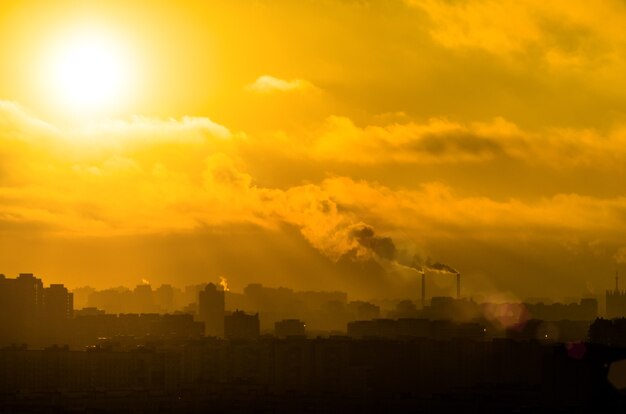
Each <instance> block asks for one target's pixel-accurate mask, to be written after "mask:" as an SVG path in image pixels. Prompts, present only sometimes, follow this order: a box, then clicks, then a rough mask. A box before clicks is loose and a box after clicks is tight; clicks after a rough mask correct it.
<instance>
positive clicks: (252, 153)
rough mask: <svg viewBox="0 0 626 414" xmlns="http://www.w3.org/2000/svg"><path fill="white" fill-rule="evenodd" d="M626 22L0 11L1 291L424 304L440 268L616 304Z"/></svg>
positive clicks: (398, 3) (500, 5) (474, 11)
mask: <svg viewBox="0 0 626 414" xmlns="http://www.w3.org/2000/svg"><path fill="white" fill-rule="evenodd" d="M624 27H626V3H624V2H622V1H617V0H606V1H601V2H596V3H594V5H593V7H590V6H589V3H588V2H585V1H576V0H568V1H560V0H555V1H550V2H545V1H538V0H537V1H535V0H527V1H506V0H505V1H490V0H482V1H478V0H477V1H463V0H458V1H449V0H424V1H421V0H384V1H383V0H371V1H366V0H360V1H359V0H316V1H313V0H302V1H297V2H295V1H288V0H274V1H270V0H266V1H262V0H256V1H253V0H249V1H246V0H237V1H232V0H231V1H191V0H181V1H176V2H171V1H137V0H126V1H116V0H109V1H90V0H82V1H69V0H59V1H55V2H41V1H30V0H25V1H19V2H17V1H16V2H3V3H2V4H1V5H0V36H1V38H2V41H1V42H0V272H2V273H5V274H7V275H8V276H15V275H16V274H17V273H19V272H35V273H36V274H37V275H39V276H40V277H42V278H43V279H44V281H45V282H46V283H53V282H55V283H65V284H66V285H68V286H70V287H79V286H84V285H90V286H94V287H97V288H104V287H109V286H117V285H121V284H125V285H129V286H132V285H135V284H138V283H140V282H141V280H142V279H146V280H149V281H151V283H152V284H153V285H158V284H161V283H172V284H175V285H179V286H184V285H186V284H193V283H203V282H207V281H217V280H218V277H219V276H224V277H226V278H227V279H228V280H229V285H230V286H231V287H232V288H233V289H234V290H240V289H241V288H243V287H244V286H245V285H247V284H248V283H251V282H261V283H264V284H267V285H270V286H287V287H292V288H296V289H307V290H335V289H338V290H347V291H348V292H349V293H350V295H351V297H352V298H365V299H367V298H382V297H403V298H410V299H414V300H415V299H418V298H419V297H420V292H419V277H420V276H419V273H418V271H416V269H420V268H424V267H427V265H428V263H435V262H440V263H445V264H447V265H449V266H451V267H453V268H455V269H457V270H458V271H459V272H460V273H461V274H462V277H463V279H462V280H463V294H464V295H468V296H472V297H475V298H479V299H480V298H482V299H487V300H495V299H494V298H496V299H497V298H514V299H524V298H529V297H533V298H555V299H560V300H561V299H565V298H576V297H582V296H586V295H601V294H603V293H604V291H605V289H607V288H612V287H613V286H614V274H615V271H622V272H623V271H624V270H626V265H625V263H626V240H625V236H624V234H626V233H625V230H626V189H625V188H624V184H623V183H624V182H626V181H625V178H626V171H625V167H624V166H625V165H626V78H624V76H623V74H624V73H626V32H625V31H624V30H623V28H624ZM430 273H431V274H430V275H428V276H429V284H432V285H433V290H432V291H433V292H435V293H437V294H452V293H453V292H452V280H451V279H452V278H451V277H450V275H445V274H441V272H440V273H436V272H430ZM624 273H626V272H624ZM624 286H626V284H624Z"/></svg>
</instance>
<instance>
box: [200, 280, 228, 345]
mask: <svg viewBox="0 0 626 414" xmlns="http://www.w3.org/2000/svg"><path fill="white" fill-rule="evenodd" d="M224 308H225V302H224V289H223V288H222V287H221V286H216V285H214V284H213V283H209V284H208V285H206V287H205V288H204V290H201V291H200V292H199V293H198V319H199V320H200V321H201V322H204V332H205V334H206V335H207V336H215V337H218V338H223V337H224Z"/></svg>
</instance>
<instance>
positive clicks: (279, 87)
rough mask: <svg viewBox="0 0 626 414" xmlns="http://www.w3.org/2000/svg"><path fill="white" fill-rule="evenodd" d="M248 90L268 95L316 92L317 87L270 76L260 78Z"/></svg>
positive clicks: (294, 80)
mask: <svg viewBox="0 0 626 414" xmlns="http://www.w3.org/2000/svg"><path fill="white" fill-rule="evenodd" d="M247 89H248V90H249V91H252V92H256V93H261V94H267V93H275V92H314V91H316V90H317V87H316V86H315V85H313V84H312V83H311V82H309V81H306V80H302V79H292V80H284V79H279V78H275V77H273V76H269V75H263V76H260V77H259V78H258V79H257V80H256V81H254V83H251V84H250V85H248V87H247Z"/></svg>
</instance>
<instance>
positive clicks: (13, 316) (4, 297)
mask: <svg viewBox="0 0 626 414" xmlns="http://www.w3.org/2000/svg"><path fill="white" fill-rule="evenodd" d="M42 314H43V283H42V282H41V279H39V278H36V277H35V276H33V274H32V273H20V275H19V276H18V277H17V278H16V279H8V278H6V277H5V276H4V275H0V343H12V342H33V341H35V340H36V336H37V334H38V332H39V328H40V322H41V316H42Z"/></svg>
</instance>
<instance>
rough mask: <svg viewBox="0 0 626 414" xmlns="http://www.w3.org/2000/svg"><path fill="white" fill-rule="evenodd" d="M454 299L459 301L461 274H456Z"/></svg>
mask: <svg viewBox="0 0 626 414" xmlns="http://www.w3.org/2000/svg"><path fill="white" fill-rule="evenodd" d="M456 298H457V299H461V274H460V273H457V274H456Z"/></svg>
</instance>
